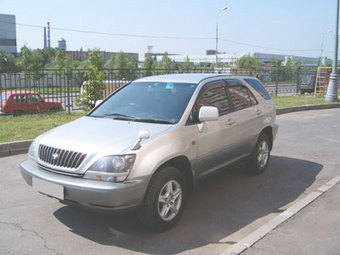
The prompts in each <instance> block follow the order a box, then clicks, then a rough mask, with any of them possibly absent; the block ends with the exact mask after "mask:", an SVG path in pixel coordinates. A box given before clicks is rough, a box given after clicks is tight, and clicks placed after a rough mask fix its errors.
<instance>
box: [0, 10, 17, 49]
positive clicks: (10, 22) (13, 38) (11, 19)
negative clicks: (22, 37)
mask: <svg viewBox="0 0 340 255" xmlns="http://www.w3.org/2000/svg"><path fill="white" fill-rule="evenodd" d="M0 49H2V50H3V51H5V52H8V53H12V54H17V35H16V23H15V15H9V14H0Z"/></svg>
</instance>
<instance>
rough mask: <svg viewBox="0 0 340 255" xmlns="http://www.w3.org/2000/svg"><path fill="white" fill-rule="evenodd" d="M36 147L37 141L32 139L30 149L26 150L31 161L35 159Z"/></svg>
mask: <svg viewBox="0 0 340 255" xmlns="http://www.w3.org/2000/svg"><path fill="white" fill-rule="evenodd" d="M36 147H37V141H36V139H34V140H33V142H32V143H31V145H30V148H29V149H28V156H29V157H30V158H31V159H33V160H35V158H36Z"/></svg>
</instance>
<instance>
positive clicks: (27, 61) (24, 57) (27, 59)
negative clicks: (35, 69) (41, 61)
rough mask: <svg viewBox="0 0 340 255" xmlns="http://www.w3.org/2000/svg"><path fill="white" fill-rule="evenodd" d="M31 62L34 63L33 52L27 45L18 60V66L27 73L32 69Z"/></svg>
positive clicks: (22, 48)
mask: <svg viewBox="0 0 340 255" xmlns="http://www.w3.org/2000/svg"><path fill="white" fill-rule="evenodd" d="M31 62H32V52H31V50H30V49H29V48H28V47H27V46H26V45H24V46H22V47H21V49H20V57H19V60H18V66H19V68H20V69H21V70H23V71H27V70H29V69H30V65H31Z"/></svg>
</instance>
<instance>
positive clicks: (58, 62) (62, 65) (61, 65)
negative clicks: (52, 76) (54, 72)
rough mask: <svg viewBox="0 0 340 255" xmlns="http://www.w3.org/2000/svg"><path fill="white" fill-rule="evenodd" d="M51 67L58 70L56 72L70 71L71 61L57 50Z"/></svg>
mask: <svg viewBox="0 0 340 255" xmlns="http://www.w3.org/2000/svg"><path fill="white" fill-rule="evenodd" d="M53 65H54V67H55V68H57V69H58V71H63V70H64V71H66V70H70V69H71V68H72V60H71V58H69V57H67V56H65V53H64V52H63V51H62V50H58V51H57V54H56V56H55V58H54V61H53Z"/></svg>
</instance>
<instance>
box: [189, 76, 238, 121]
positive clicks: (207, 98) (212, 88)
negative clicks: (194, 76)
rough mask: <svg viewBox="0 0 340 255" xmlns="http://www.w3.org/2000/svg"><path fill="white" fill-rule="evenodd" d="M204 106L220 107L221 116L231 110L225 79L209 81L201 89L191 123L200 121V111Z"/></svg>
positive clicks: (192, 112)
mask: <svg viewBox="0 0 340 255" xmlns="http://www.w3.org/2000/svg"><path fill="white" fill-rule="evenodd" d="M202 106H214V107H216V108H217V109H218V113H219V116H222V115H225V114H227V113H229V112H230V111H231V109H230V104H229V100H228V95H227V92H226V87H225V83H224V82H223V81H215V82H211V83H208V84H206V85H205V86H204V87H203V88H202V89H201V92H200V94H199V96H198V98H197V100H196V103H195V105H194V107H193V109H192V111H191V116H190V121H189V124H197V123H199V120H198V113H199V110H200V108H201V107H202Z"/></svg>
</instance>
